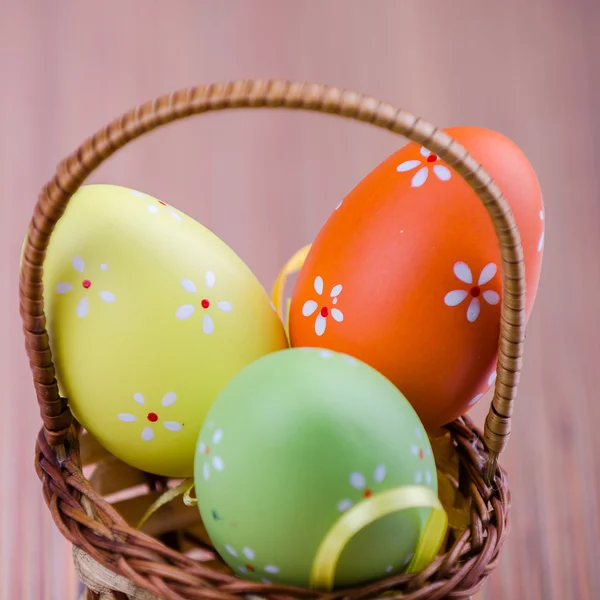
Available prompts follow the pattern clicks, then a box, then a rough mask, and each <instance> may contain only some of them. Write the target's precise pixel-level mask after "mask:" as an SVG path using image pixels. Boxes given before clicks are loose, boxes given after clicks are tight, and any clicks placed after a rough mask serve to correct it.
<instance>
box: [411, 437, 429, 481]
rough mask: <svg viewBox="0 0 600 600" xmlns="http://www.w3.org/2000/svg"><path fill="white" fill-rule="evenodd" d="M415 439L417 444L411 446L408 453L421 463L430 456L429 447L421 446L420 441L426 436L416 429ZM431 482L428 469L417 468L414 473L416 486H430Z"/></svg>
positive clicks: (427, 445)
mask: <svg viewBox="0 0 600 600" xmlns="http://www.w3.org/2000/svg"><path fill="white" fill-rule="evenodd" d="M415 437H416V438H417V442H416V443H415V444H411V446H410V453H411V454H412V455H413V456H415V457H416V458H417V460H419V461H423V460H425V457H426V456H431V447H430V446H429V443H427V444H425V446H423V445H421V440H423V438H424V437H426V436H425V434H424V433H423V431H422V430H421V429H420V428H418V427H417V428H416V429H415ZM432 480H433V476H432V474H431V471H430V470H429V469H427V468H419V469H418V470H416V471H415V483H416V484H417V485H423V484H425V485H431V483H432Z"/></svg>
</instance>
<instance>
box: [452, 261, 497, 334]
mask: <svg viewBox="0 0 600 600" xmlns="http://www.w3.org/2000/svg"><path fill="white" fill-rule="evenodd" d="M453 271H454V275H456V277H457V279H458V280H459V281H461V282H462V283H465V284H467V285H468V286H469V288H468V289H466V290H465V289H456V290H452V291H451V292H448V293H447V294H446V296H445V297H444V303H445V304H446V306H458V305H459V304H462V302H463V301H464V300H466V299H467V298H469V297H470V298H471V301H470V302H469V305H468V306H467V321H469V323H473V322H475V321H476V320H477V317H479V313H480V312H481V301H480V299H479V298H480V297H481V298H483V299H484V300H485V301H486V302H487V303H488V304H491V305H495V304H498V302H500V295H499V294H498V292H496V291H494V290H489V289H488V290H482V289H481V288H482V286H484V285H487V284H488V283H489V282H490V281H491V280H492V279H493V278H494V277H495V275H496V273H497V271H498V267H497V266H496V265H495V264H494V263H489V264H487V265H486V266H485V267H483V269H482V270H481V273H480V274H479V279H478V280H477V284H476V285H473V274H472V272H471V269H470V268H469V266H468V265H467V264H466V263H464V262H457V263H454V267H453Z"/></svg>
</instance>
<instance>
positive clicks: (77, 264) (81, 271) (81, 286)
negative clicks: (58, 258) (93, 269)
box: [56, 256, 116, 319]
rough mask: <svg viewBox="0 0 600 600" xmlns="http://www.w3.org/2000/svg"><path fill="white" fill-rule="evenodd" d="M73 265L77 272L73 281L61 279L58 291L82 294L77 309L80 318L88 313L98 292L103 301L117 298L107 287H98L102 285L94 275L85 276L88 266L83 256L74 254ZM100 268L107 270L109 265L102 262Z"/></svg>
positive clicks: (72, 278) (60, 292) (59, 292)
mask: <svg viewBox="0 0 600 600" xmlns="http://www.w3.org/2000/svg"><path fill="white" fill-rule="evenodd" d="M71 265H72V266H73V269H74V270H75V273H73V275H72V277H71V281H61V282H60V283H57V284H56V293H57V294H61V295H62V294H68V293H70V292H73V293H79V294H80V295H81V298H80V300H79V302H78V303H77V308H76V311H75V312H76V314H77V316H78V317H79V318H81V319H83V317H86V316H87V315H88V313H89V311H90V297H91V296H92V295H93V296H95V295H96V294H97V296H98V297H99V298H100V300H102V302H107V303H109V304H110V303H112V302H114V301H115V300H116V297H115V295H114V294H113V293H112V292H109V291H108V290H105V289H98V286H99V285H102V283H100V281H98V280H96V279H95V278H94V277H91V276H89V277H86V276H85V270H86V267H85V262H84V260H83V258H81V257H80V256H74V257H73V258H72V260H71ZM100 270H101V271H107V270H108V265H107V264H106V263H102V264H101V265H100Z"/></svg>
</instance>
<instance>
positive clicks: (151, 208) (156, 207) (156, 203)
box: [129, 190, 183, 222]
mask: <svg viewBox="0 0 600 600" xmlns="http://www.w3.org/2000/svg"><path fill="white" fill-rule="evenodd" d="M129 191H130V193H131V194H132V195H133V196H137V197H138V198H148V199H149V200H151V202H150V204H148V205H146V210H147V211H148V212H149V213H150V214H151V215H157V214H158V213H159V211H160V210H161V209H162V210H166V211H168V213H169V214H170V215H171V216H172V217H173V218H174V219H175V220H176V221H179V222H181V221H183V218H182V216H181V215H178V214H177V213H176V212H175V211H174V210H173V208H172V207H171V206H169V205H168V204H167V203H166V202H163V201H162V200H154V198H152V197H151V196H148V194H144V192H138V191H137V190H129ZM163 207H164V208H163Z"/></svg>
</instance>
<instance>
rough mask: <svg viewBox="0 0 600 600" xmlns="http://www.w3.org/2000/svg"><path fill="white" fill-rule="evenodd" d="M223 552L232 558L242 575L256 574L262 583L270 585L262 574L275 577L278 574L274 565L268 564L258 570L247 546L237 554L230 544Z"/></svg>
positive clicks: (253, 556) (253, 554) (226, 545)
mask: <svg viewBox="0 0 600 600" xmlns="http://www.w3.org/2000/svg"><path fill="white" fill-rule="evenodd" d="M225 550H227V552H228V553H229V555H230V556H232V557H233V558H234V559H235V561H236V562H237V563H239V564H238V566H237V570H238V571H239V572H240V573H243V574H244V575H250V574H251V573H253V574H256V575H257V576H258V577H260V578H261V580H262V582H263V583H271V581H269V580H268V579H267V578H266V577H264V576H262V574H263V573H267V574H269V575H277V574H278V573H279V567H277V566H276V565H272V564H268V565H265V566H264V567H262V568H260V567H257V566H255V565H256V553H255V552H254V550H252V548H250V547H249V546H244V547H243V548H242V550H241V552H238V551H237V550H236V549H235V548H234V547H233V546H231V545H230V544H225Z"/></svg>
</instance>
